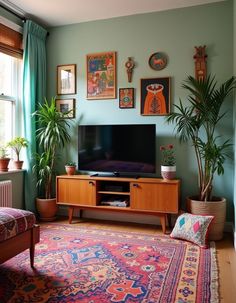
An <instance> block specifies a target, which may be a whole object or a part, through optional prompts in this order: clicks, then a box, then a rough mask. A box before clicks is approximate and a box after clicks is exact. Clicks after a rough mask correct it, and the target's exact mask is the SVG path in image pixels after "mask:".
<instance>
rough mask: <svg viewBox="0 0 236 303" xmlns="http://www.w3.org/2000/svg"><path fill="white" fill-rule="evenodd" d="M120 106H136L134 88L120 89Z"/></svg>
mask: <svg viewBox="0 0 236 303" xmlns="http://www.w3.org/2000/svg"><path fill="white" fill-rule="evenodd" d="M119 108H134V88H120V89H119Z"/></svg>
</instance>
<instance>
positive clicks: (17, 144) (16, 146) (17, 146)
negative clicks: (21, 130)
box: [7, 137, 28, 169]
mask: <svg viewBox="0 0 236 303" xmlns="http://www.w3.org/2000/svg"><path fill="white" fill-rule="evenodd" d="M7 146H9V147H10V148H11V149H12V150H13V151H14V152H15V154H16V160H15V161H14V162H13V164H14V167H15V168H16V169H22V166H23V162H24V161H20V152H21V149H22V147H28V141H27V140H26V139H25V138H23V137H16V138H15V139H13V140H11V141H10V142H8V143H7Z"/></svg>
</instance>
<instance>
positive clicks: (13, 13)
mask: <svg viewBox="0 0 236 303" xmlns="http://www.w3.org/2000/svg"><path fill="white" fill-rule="evenodd" d="M0 7H2V8H3V9H5V10H6V11H7V12H9V13H11V14H12V15H14V16H16V17H17V18H19V19H21V20H22V22H24V23H25V21H26V18H25V17H22V16H20V15H19V14H17V13H16V12H14V11H13V10H11V9H10V8H9V7H7V6H5V5H2V3H0ZM47 36H49V32H47Z"/></svg>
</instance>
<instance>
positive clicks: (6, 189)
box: [0, 180, 12, 207]
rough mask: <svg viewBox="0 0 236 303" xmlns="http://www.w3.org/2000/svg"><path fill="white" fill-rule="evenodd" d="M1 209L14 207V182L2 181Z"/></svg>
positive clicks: (0, 182)
mask: <svg viewBox="0 0 236 303" xmlns="http://www.w3.org/2000/svg"><path fill="white" fill-rule="evenodd" d="M0 207H12V182H11V180H6V181H0Z"/></svg>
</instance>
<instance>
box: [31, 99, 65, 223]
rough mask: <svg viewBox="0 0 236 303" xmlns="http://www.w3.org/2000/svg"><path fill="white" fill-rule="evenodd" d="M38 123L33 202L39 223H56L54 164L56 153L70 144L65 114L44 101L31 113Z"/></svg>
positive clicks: (53, 104)
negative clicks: (53, 191) (38, 194)
mask: <svg viewBox="0 0 236 303" xmlns="http://www.w3.org/2000/svg"><path fill="white" fill-rule="evenodd" d="M33 116H35V117H36V119H37V120H36V121H37V126H38V128H37V130H36V139H37V143H38V146H39V150H40V152H38V153H37V154H36V155H35V160H36V163H35V165H34V167H33V169H34V171H35V172H36V173H37V178H38V179H37V186H38V188H39V192H40V194H41V196H40V198H37V199H36V207H37V210H38V212H39V215H40V219H41V220H42V221H53V220H55V219H56V212H57V205H56V199H55V198H54V197H53V194H52V190H53V185H54V184H55V175H56V174H55V164H56V161H57V159H58V157H59V155H58V152H59V151H60V150H61V149H62V148H63V147H64V146H65V144H66V143H68V142H69V141H70V135H69V132H68V130H69V127H70V124H69V122H68V121H69V120H67V118H68V112H64V113H63V112H60V111H58V109H57V107H56V101H55V98H54V97H53V98H51V102H48V101H47V99H46V98H45V102H44V103H43V104H39V108H38V110H36V111H35V112H34V113H33Z"/></svg>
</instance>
